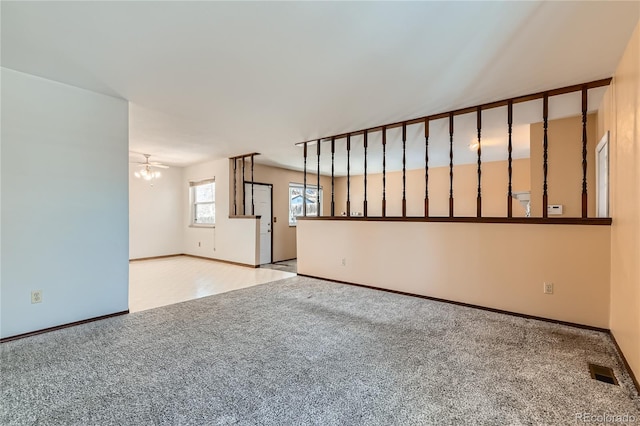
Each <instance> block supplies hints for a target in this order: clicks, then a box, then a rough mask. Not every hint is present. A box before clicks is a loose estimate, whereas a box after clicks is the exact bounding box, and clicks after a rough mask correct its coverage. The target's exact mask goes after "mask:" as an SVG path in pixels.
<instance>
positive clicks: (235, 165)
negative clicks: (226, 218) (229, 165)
mask: <svg viewBox="0 0 640 426" xmlns="http://www.w3.org/2000/svg"><path fill="white" fill-rule="evenodd" d="M237 168H238V159H237V158H234V159H233V215H234V216H235V215H237V214H238V182H237V180H238V170H237Z"/></svg>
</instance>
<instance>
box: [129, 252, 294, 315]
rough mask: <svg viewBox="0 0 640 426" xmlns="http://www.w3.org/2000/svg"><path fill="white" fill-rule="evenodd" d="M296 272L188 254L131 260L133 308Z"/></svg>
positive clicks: (249, 285) (204, 293)
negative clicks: (246, 265)
mask: <svg viewBox="0 0 640 426" xmlns="http://www.w3.org/2000/svg"><path fill="white" fill-rule="evenodd" d="M293 276H295V274H293V273H289V272H284V271H278V270H274V269H268V268H255V269H254V268H248V267H244V266H236V265H230V264H228V263H222V262H216V261H213V260H205V259H197V258H193V257H188V256H176V257H168V258H164V259H152V260H142V261H136V262H131V263H129V312H138V311H144V310H146V309H151V308H157V307H160V306H166V305H171V304H174V303H179V302H184V301H187V300H192V299H198V298H200V297H205V296H211V295H213V294H219V293H224V292H227V291H231V290H236V289H239V288H245V287H251V286H254V285H257V284H264V283H268V282H271V281H277V280H281V279H283V278H289V277H293Z"/></svg>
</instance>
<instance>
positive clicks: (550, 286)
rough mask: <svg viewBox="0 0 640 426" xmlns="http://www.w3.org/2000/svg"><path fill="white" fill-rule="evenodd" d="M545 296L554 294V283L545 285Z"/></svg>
mask: <svg viewBox="0 0 640 426" xmlns="http://www.w3.org/2000/svg"><path fill="white" fill-rule="evenodd" d="M543 291H544V294H553V283H544V289H543Z"/></svg>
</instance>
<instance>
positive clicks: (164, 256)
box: [129, 253, 182, 262]
mask: <svg viewBox="0 0 640 426" xmlns="http://www.w3.org/2000/svg"><path fill="white" fill-rule="evenodd" d="M177 256H182V253H176V254H165V255H162V256H150V257H136V258H135V259H129V262H140V261H142V260H156V259H166V258H168V257H177Z"/></svg>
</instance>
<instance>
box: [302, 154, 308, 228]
mask: <svg viewBox="0 0 640 426" xmlns="http://www.w3.org/2000/svg"><path fill="white" fill-rule="evenodd" d="M306 215H307V143H306V142H305V143H304V169H303V182H302V216H306Z"/></svg>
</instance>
